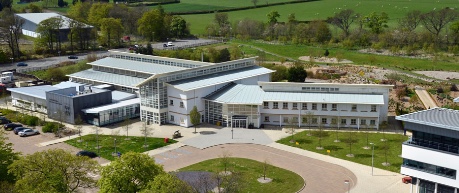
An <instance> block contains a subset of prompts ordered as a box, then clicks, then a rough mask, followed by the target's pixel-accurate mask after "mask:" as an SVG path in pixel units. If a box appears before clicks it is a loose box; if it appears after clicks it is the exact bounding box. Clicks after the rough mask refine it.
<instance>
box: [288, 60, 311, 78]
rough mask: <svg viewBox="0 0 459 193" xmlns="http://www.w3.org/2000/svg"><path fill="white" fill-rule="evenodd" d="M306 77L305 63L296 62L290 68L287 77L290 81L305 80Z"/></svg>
mask: <svg viewBox="0 0 459 193" xmlns="http://www.w3.org/2000/svg"><path fill="white" fill-rule="evenodd" d="M306 77H307V73H306V70H304V65H303V64H301V63H296V64H294V66H292V67H290V68H289V69H288V77H287V78H288V81H289V82H304V80H305V79H306Z"/></svg>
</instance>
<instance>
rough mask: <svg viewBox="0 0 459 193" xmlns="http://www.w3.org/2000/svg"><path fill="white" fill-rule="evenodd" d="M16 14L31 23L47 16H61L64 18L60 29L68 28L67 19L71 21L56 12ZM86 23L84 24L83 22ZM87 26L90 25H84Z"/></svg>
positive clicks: (45, 18)
mask: <svg viewBox="0 0 459 193" xmlns="http://www.w3.org/2000/svg"><path fill="white" fill-rule="evenodd" d="M16 15H17V16H19V17H21V18H24V19H26V20H29V21H30V22H32V23H35V24H37V25H38V24H39V23H40V22H42V21H43V20H47V19H49V18H52V17H62V19H63V20H64V23H63V24H62V27H61V29H68V28H69V23H70V22H69V21H71V20H72V19H70V18H68V17H65V16H63V15H59V14H57V13H51V12H50V13H20V14H16ZM85 25H86V24H85ZM86 26H87V27H92V26H90V25H86Z"/></svg>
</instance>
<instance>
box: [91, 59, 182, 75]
mask: <svg viewBox="0 0 459 193" xmlns="http://www.w3.org/2000/svg"><path fill="white" fill-rule="evenodd" d="M89 64H91V65H94V66H104V67H109V68H116V69H122V70H129V71H135V72H143V73H147V74H161V73H167V72H174V71H180V70H185V69H188V68H184V67H178V66H169V65H161V64H154V63H148V62H139V61H133V60H125V59H119V58H111V57H106V58H102V59H100V60H96V61H94V62H91V63H89Z"/></svg>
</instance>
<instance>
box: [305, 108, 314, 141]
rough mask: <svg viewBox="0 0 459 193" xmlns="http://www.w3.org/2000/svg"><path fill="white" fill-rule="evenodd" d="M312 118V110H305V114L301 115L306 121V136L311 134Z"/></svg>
mask: <svg viewBox="0 0 459 193" xmlns="http://www.w3.org/2000/svg"><path fill="white" fill-rule="evenodd" d="M313 118H314V112H311V111H309V112H307V113H306V114H304V115H303V119H305V120H306V122H307V123H308V131H309V132H308V136H311V130H312V127H311V126H312V119H313Z"/></svg>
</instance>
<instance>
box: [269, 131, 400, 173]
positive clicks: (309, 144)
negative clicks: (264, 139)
mask: <svg viewBox="0 0 459 193" xmlns="http://www.w3.org/2000/svg"><path fill="white" fill-rule="evenodd" d="M309 132H310V131H303V132H300V133H298V134H295V135H294V139H295V140H296V141H297V142H298V143H299V145H296V144H295V143H290V139H291V137H286V138H284V139H281V140H279V141H277V142H278V143H282V144H285V145H289V146H293V147H298V148H301V149H305V150H308V151H313V152H316V153H320V154H324V155H327V150H330V156H333V157H336V158H339V159H345V160H349V161H352V162H356V163H360V164H363V165H367V166H371V151H372V150H371V149H364V148H363V147H365V146H367V140H366V133H365V132H339V133H338V138H339V139H340V141H341V142H338V143H336V142H334V140H335V139H336V132H333V131H324V132H325V133H326V134H327V135H328V137H324V138H323V139H322V142H321V143H322V146H323V148H324V149H323V150H318V149H316V147H317V146H319V140H318V138H317V137H315V136H308V133H309ZM311 133H314V132H311ZM349 136H352V140H353V141H354V144H352V147H351V151H352V154H354V156H355V157H353V158H352V157H347V156H346V155H347V154H349V151H350V149H349V143H346V142H347V141H349V140H348V139H349ZM383 136H384V134H383V133H369V136H368V141H369V143H374V144H375V146H374V148H375V152H374V166H375V167H377V168H381V169H384V170H389V171H393V172H397V173H398V172H400V166H401V164H402V161H403V160H402V158H401V157H400V155H401V154H402V142H404V141H406V140H408V137H407V136H403V135H399V134H387V133H386V134H385V138H386V139H387V141H386V142H383V141H381V139H383V138H384V137H383ZM384 143H387V146H384ZM369 147H371V145H369ZM384 147H388V148H387V162H389V163H390V164H391V165H390V166H383V165H382V163H383V162H385V161H386V160H385V158H386V156H385V152H386V150H385V148H384Z"/></svg>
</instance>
